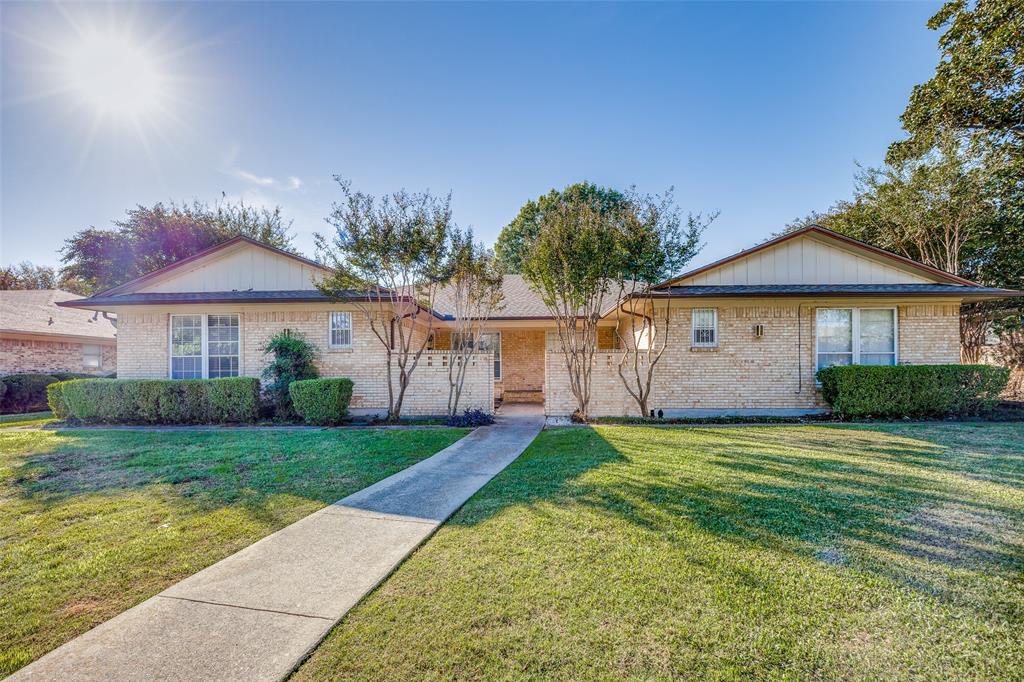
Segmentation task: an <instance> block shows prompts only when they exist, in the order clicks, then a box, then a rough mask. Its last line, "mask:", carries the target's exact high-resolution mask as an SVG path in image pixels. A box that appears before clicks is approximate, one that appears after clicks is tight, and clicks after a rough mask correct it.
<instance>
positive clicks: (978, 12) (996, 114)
mask: <svg viewBox="0 0 1024 682" xmlns="http://www.w3.org/2000/svg"><path fill="white" fill-rule="evenodd" d="M928 28H930V29H932V30H935V31H938V30H942V31H943V33H942V35H941V36H940V38H939V49H940V51H941V58H940V60H939V63H938V65H937V66H936V68H935V75H934V76H932V78H931V79H929V80H928V81H927V82H925V83H922V84H920V85H917V86H915V87H914V90H913V92H912V93H911V95H910V102H909V103H908V104H907V108H906V110H905V111H904V112H903V115H902V116H901V117H900V121H901V122H902V123H903V128H904V129H905V130H906V131H907V132H908V133H909V137H908V138H907V139H905V140H900V141H898V142H895V143H893V144H892V146H891V147H890V148H889V159H888V160H889V161H890V162H896V161H899V160H902V159H906V158H908V157H920V156H922V155H924V154H926V153H928V151H929V150H931V149H932V148H933V147H935V146H937V145H938V144H939V141H940V138H941V137H942V135H943V134H946V133H948V132H950V131H960V132H963V133H965V134H967V135H968V136H970V137H971V138H973V139H974V140H975V141H979V140H984V141H985V142H986V143H989V144H993V145H995V146H996V147H1002V146H1004V145H1006V146H1010V147H1014V148H1016V150H1017V153H1018V154H1019V153H1020V150H1021V149H1022V148H1024V87H1022V79H1024V4H1022V3H1021V2H1020V0H976V1H973V2H972V1H969V0H951V1H950V2H947V3H946V4H944V5H943V6H942V8H941V9H940V10H939V11H938V12H937V13H936V14H935V15H934V16H933V17H932V18H931V19H930V20H929V21H928Z"/></svg>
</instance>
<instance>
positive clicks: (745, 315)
mask: <svg viewBox="0 0 1024 682" xmlns="http://www.w3.org/2000/svg"><path fill="white" fill-rule="evenodd" d="M827 305H834V304H820V305H818V304H806V303H805V304H801V305H800V306H799V311H798V305H797V304H796V303H791V304H790V303H779V304H771V305H749V304H732V305H722V306H718V330H719V345H718V347H716V348H713V349H702V348H691V347H690V345H691V344H690V338H691V328H690V325H691V311H692V308H691V307H685V308H684V307H680V308H674V309H673V310H672V315H671V323H670V331H669V334H670V337H669V338H670V344H669V348H668V350H666V352H665V354H664V355H663V356H662V358H661V360H660V362H659V364H658V366H657V367H656V369H655V378H654V383H653V396H652V399H651V400H650V402H649V407H651V408H653V409H686V410H701V409H707V410H724V409H744V410H784V409H791V410H797V409H816V408H821V407H824V404H823V403H822V402H821V399H820V396H819V395H818V392H817V390H816V387H815V383H814V372H815V357H814V348H815V344H814V319H815V308H816V307H826V306H827ZM842 305H843V306H848V307H849V306H852V307H856V306H857V305H862V306H865V307H867V306H877V305H879V304H878V303H875V302H862V303H859V304H858V303H843V304H842ZM702 307H703V306H702ZM798 312H799V320H800V323H799V325H798V323H797V319H798ZM755 324H762V325H764V336H763V337H762V338H760V339H757V338H755V337H754V335H753V326H754V325H755ZM898 335H899V360H900V362H902V363H914V364H929V363H957V362H959V361H960V350H959V306H958V305H956V304H938V305H931V304H928V305H919V304H910V305H900V306H898ZM798 348H799V350H798ZM622 357H623V355H622V352H621V351H600V352H598V353H597V354H596V356H595V367H594V370H593V375H592V389H591V404H590V413H591V415H592V416H612V415H621V414H631V415H635V414H637V406H636V402H635V401H633V399H632V398H631V397H630V396H629V394H628V393H627V392H626V390H625V388H624V387H623V385H622V380H621V379H620V378H619V376H618V372H617V365H618V362H619V361H620V359H621V358H622ZM545 360H546V362H545V367H546V394H547V401H546V412H547V413H548V414H551V415H568V414H571V413H572V412H573V411H574V410H575V409H576V402H575V400H574V399H573V397H572V393H571V391H570V390H569V384H568V373H567V371H566V369H565V363H564V360H563V359H562V357H561V355H560V354H559V353H551V352H549V353H547V354H546V359H545ZM629 376H630V373H629V372H627V377H629Z"/></svg>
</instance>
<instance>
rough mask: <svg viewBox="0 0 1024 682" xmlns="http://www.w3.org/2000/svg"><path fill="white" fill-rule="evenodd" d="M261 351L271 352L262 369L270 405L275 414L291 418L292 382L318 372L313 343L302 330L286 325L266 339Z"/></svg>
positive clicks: (293, 411)
mask: <svg viewBox="0 0 1024 682" xmlns="http://www.w3.org/2000/svg"><path fill="white" fill-rule="evenodd" d="M263 352H264V353H267V354H272V355H273V356H274V359H273V360H271V361H270V364H269V365H267V366H266V368H265V369H264V370H263V381H264V390H265V391H266V392H267V396H268V397H269V399H270V403H271V404H272V405H273V409H274V414H275V416H277V417H279V418H283V419H292V418H294V417H295V410H294V409H293V408H292V398H291V392H290V390H289V387H290V386H291V384H292V382H294V381H302V380H304V379H315V378H317V377H318V376H320V374H319V373H318V372H317V371H316V366H315V365H314V364H313V360H314V359H315V358H316V346H314V345H313V344H311V343H309V342H308V341H306V340H305V339H304V338H303V337H302V335H301V334H294V333H292V332H291V331H290V330H288V329H285V330H284V331H283V332H281V333H280V334H276V335H275V336H274V337H273V338H272V339H270V341H268V342H267V345H266V346H264V347H263Z"/></svg>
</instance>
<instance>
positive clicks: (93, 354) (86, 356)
mask: <svg viewBox="0 0 1024 682" xmlns="http://www.w3.org/2000/svg"><path fill="white" fill-rule="evenodd" d="M82 365H83V366H84V367H85V368H86V369H99V368H100V367H102V366H103V349H102V348H100V347H99V346H93V345H84V346H82Z"/></svg>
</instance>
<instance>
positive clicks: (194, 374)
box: [171, 315, 203, 379]
mask: <svg viewBox="0 0 1024 682" xmlns="http://www.w3.org/2000/svg"><path fill="white" fill-rule="evenodd" d="M202 355H203V316H202V315H172V316H171V378H172V379H200V378H202V376H203V358H202Z"/></svg>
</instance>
